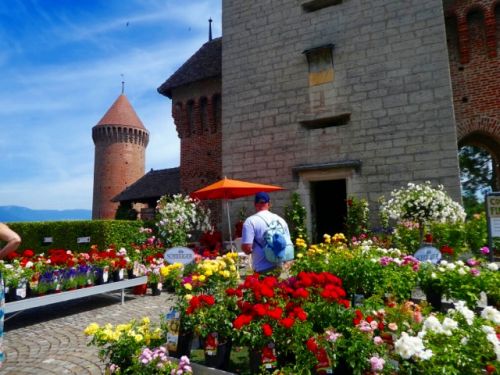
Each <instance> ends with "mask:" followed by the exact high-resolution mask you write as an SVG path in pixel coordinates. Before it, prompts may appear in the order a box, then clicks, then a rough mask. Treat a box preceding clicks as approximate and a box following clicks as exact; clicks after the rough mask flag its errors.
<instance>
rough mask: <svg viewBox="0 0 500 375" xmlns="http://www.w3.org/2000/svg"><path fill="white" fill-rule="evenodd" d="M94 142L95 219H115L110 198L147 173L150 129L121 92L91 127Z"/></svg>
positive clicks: (93, 209) (115, 206) (93, 212)
mask: <svg viewBox="0 0 500 375" xmlns="http://www.w3.org/2000/svg"><path fill="white" fill-rule="evenodd" d="M92 139H93V140H94V144H95V158H94V197H93V204H92V219H114V217H115V213H116V209H117V207H118V203H114V202H111V199H112V198H113V197H114V196H116V195H117V194H119V193H120V192H122V191H123V190H125V188H126V187H127V186H129V185H131V184H133V183H134V182H135V181H137V180H138V179H139V178H141V177H142V176H143V175H144V169H145V153H146V147H147V145H148V142H149V132H148V131H147V129H146V128H145V127H144V125H143V123H142V121H141V120H140V119H139V117H138V116H137V114H136V113H135V111H134V109H133V108H132V105H131V104H130V102H129V101H128V99H127V97H126V96H125V95H124V94H123V93H122V94H121V95H120V96H119V97H118V98H117V99H116V101H115V102H114V103H113V105H112V106H111V107H110V108H109V110H108V111H107V112H106V114H105V115H104V116H103V117H102V119H101V120H100V121H99V123H98V124H97V125H96V126H94V127H93V128H92Z"/></svg>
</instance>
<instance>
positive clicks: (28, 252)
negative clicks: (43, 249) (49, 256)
mask: <svg viewBox="0 0 500 375" xmlns="http://www.w3.org/2000/svg"><path fill="white" fill-rule="evenodd" d="M33 255H35V252H34V251H33V250H31V249H26V250H24V251H23V257H27V258H31V257H32V256H33Z"/></svg>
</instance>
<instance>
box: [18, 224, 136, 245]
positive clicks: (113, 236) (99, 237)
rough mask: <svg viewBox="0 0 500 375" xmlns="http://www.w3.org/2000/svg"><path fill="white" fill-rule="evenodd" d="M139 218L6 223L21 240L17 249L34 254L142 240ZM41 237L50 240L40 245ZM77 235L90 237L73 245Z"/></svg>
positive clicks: (126, 243) (41, 242)
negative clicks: (135, 219) (86, 240)
mask: <svg viewBox="0 0 500 375" xmlns="http://www.w3.org/2000/svg"><path fill="white" fill-rule="evenodd" d="M143 224H144V223H143V222H142V221H130V220H126V221H124V220H85V221H83V220H81V221H80V220H78V221H76V220H75V221H45V222H23V223H9V227H10V228H12V230H14V231H15V232H17V233H18V234H19V235H20V236H21V239H22V243H21V246H20V250H23V249H32V250H33V251H35V252H36V253H42V252H44V253H47V251H48V250H49V249H69V250H73V251H76V252H79V251H88V250H89V249H90V246H92V245H97V246H98V247H99V248H101V249H104V248H106V247H107V246H109V245H112V244H114V245H115V246H116V247H117V248H120V247H122V246H128V245H130V244H131V243H142V242H143V241H144V240H145V236H144V235H142V234H140V233H139V228H141V227H142V226H143ZM45 237H52V239H53V243H50V244H46V245H44V244H43V239H44V238H45ZM78 237H90V243H84V244H77V238H78Z"/></svg>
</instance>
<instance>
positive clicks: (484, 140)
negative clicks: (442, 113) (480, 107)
mask: <svg viewBox="0 0 500 375" xmlns="http://www.w3.org/2000/svg"><path fill="white" fill-rule="evenodd" d="M490 120H491V119H490ZM481 123H482V125H481ZM485 123H486V121H482V122H481V121H479V122H469V124H468V126H467V131H462V132H460V129H462V130H464V127H461V128H460V127H459V128H458V129H459V141H458V150H459V160H460V180H461V183H462V198H463V201H464V206H465V208H466V211H468V213H470V212H471V210H472V211H474V209H473V206H474V205H477V203H481V202H482V198H483V196H484V193H485V192H487V191H499V189H500V135H499V134H498V131H495V130H497V129H499V128H498V126H499V125H498V124H496V121H487V123H488V124H489V125H490V126H485ZM493 123H495V124H493ZM478 208H481V206H478ZM476 211H477V210H476Z"/></svg>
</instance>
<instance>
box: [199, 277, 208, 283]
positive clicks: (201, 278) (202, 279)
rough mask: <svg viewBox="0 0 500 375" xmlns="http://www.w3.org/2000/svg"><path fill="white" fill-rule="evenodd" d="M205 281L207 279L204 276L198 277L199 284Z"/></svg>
mask: <svg viewBox="0 0 500 375" xmlns="http://www.w3.org/2000/svg"><path fill="white" fill-rule="evenodd" d="M206 279H207V278H206V276H205V275H200V276H199V277H198V280H199V281H201V282H203V281H205V280H206Z"/></svg>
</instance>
